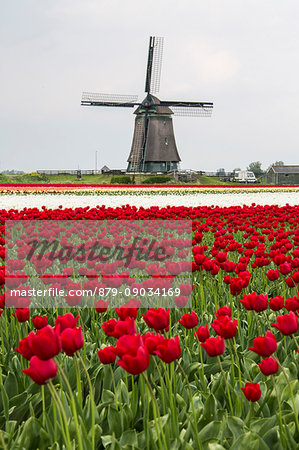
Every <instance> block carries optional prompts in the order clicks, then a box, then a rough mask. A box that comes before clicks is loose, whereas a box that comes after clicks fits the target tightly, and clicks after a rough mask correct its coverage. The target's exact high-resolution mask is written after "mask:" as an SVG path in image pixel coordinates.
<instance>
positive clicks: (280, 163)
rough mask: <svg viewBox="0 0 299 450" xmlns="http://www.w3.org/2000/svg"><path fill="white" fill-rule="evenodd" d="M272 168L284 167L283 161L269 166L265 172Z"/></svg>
mask: <svg viewBox="0 0 299 450" xmlns="http://www.w3.org/2000/svg"><path fill="white" fill-rule="evenodd" d="M273 166H284V162H283V161H275V163H272V164H270V166H269V167H268V169H267V171H268V170H269V169H270V168H271V167H273Z"/></svg>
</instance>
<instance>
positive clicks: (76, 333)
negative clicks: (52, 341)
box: [60, 327, 84, 356]
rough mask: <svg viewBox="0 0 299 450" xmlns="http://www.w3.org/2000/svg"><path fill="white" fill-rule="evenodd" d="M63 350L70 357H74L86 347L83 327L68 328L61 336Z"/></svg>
mask: <svg viewBox="0 0 299 450" xmlns="http://www.w3.org/2000/svg"><path fill="white" fill-rule="evenodd" d="M60 337H61V344H62V350H63V351H64V352H65V353H66V354H67V355H68V356H74V353H75V352H77V351H78V350H80V348H82V347H83V345H84V339H83V334H82V330H81V327H79V328H66V329H65V330H64V331H63V332H62V333H61V335H60Z"/></svg>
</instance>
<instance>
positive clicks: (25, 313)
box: [12, 308, 30, 323]
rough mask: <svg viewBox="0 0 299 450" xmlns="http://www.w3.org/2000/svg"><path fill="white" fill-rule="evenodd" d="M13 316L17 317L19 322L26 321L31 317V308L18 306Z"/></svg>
mask: <svg viewBox="0 0 299 450" xmlns="http://www.w3.org/2000/svg"><path fill="white" fill-rule="evenodd" d="M12 315H13V316H15V318H16V319H17V321H18V322H20V323H22V322H26V321H27V320H29V317H30V310H29V308H17V309H16V312H15V313H12Z"/></svg>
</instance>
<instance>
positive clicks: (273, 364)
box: [258, 356, 279, 375]
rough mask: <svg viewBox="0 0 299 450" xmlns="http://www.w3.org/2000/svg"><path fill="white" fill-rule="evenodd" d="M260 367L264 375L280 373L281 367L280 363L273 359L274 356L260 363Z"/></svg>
mask: <svg viewBox="0 0 299 450" xmlns="http://www.w3.org/2000/svg"><path fill="white" fill-rule="evenodd" d="M258 366H259V368H260V370H261V372H262V373H263V374H264V375H273V374H274V373H276V372H277V371H278V367H279V366H278V362H277V361H276V360H275V359H274V358H273V356H270V358H266V359H263V360H262V361H261V362H260V363H258Z"/></svg>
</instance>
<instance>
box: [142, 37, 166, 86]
mask: <svg viewBox="0 0 299 450" xmlns="http://www.w3.org/2000/svg"><path fill="white" fill-rule="evenodd" d="M163 43H164V38H163V37H157V36H151V37H150V42H149V49H148V59H147V70H146V80H145V92H147V93H151V94H155V93H157V92H159V90H160V79H161V67H162V56H163Z"/></svg>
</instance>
